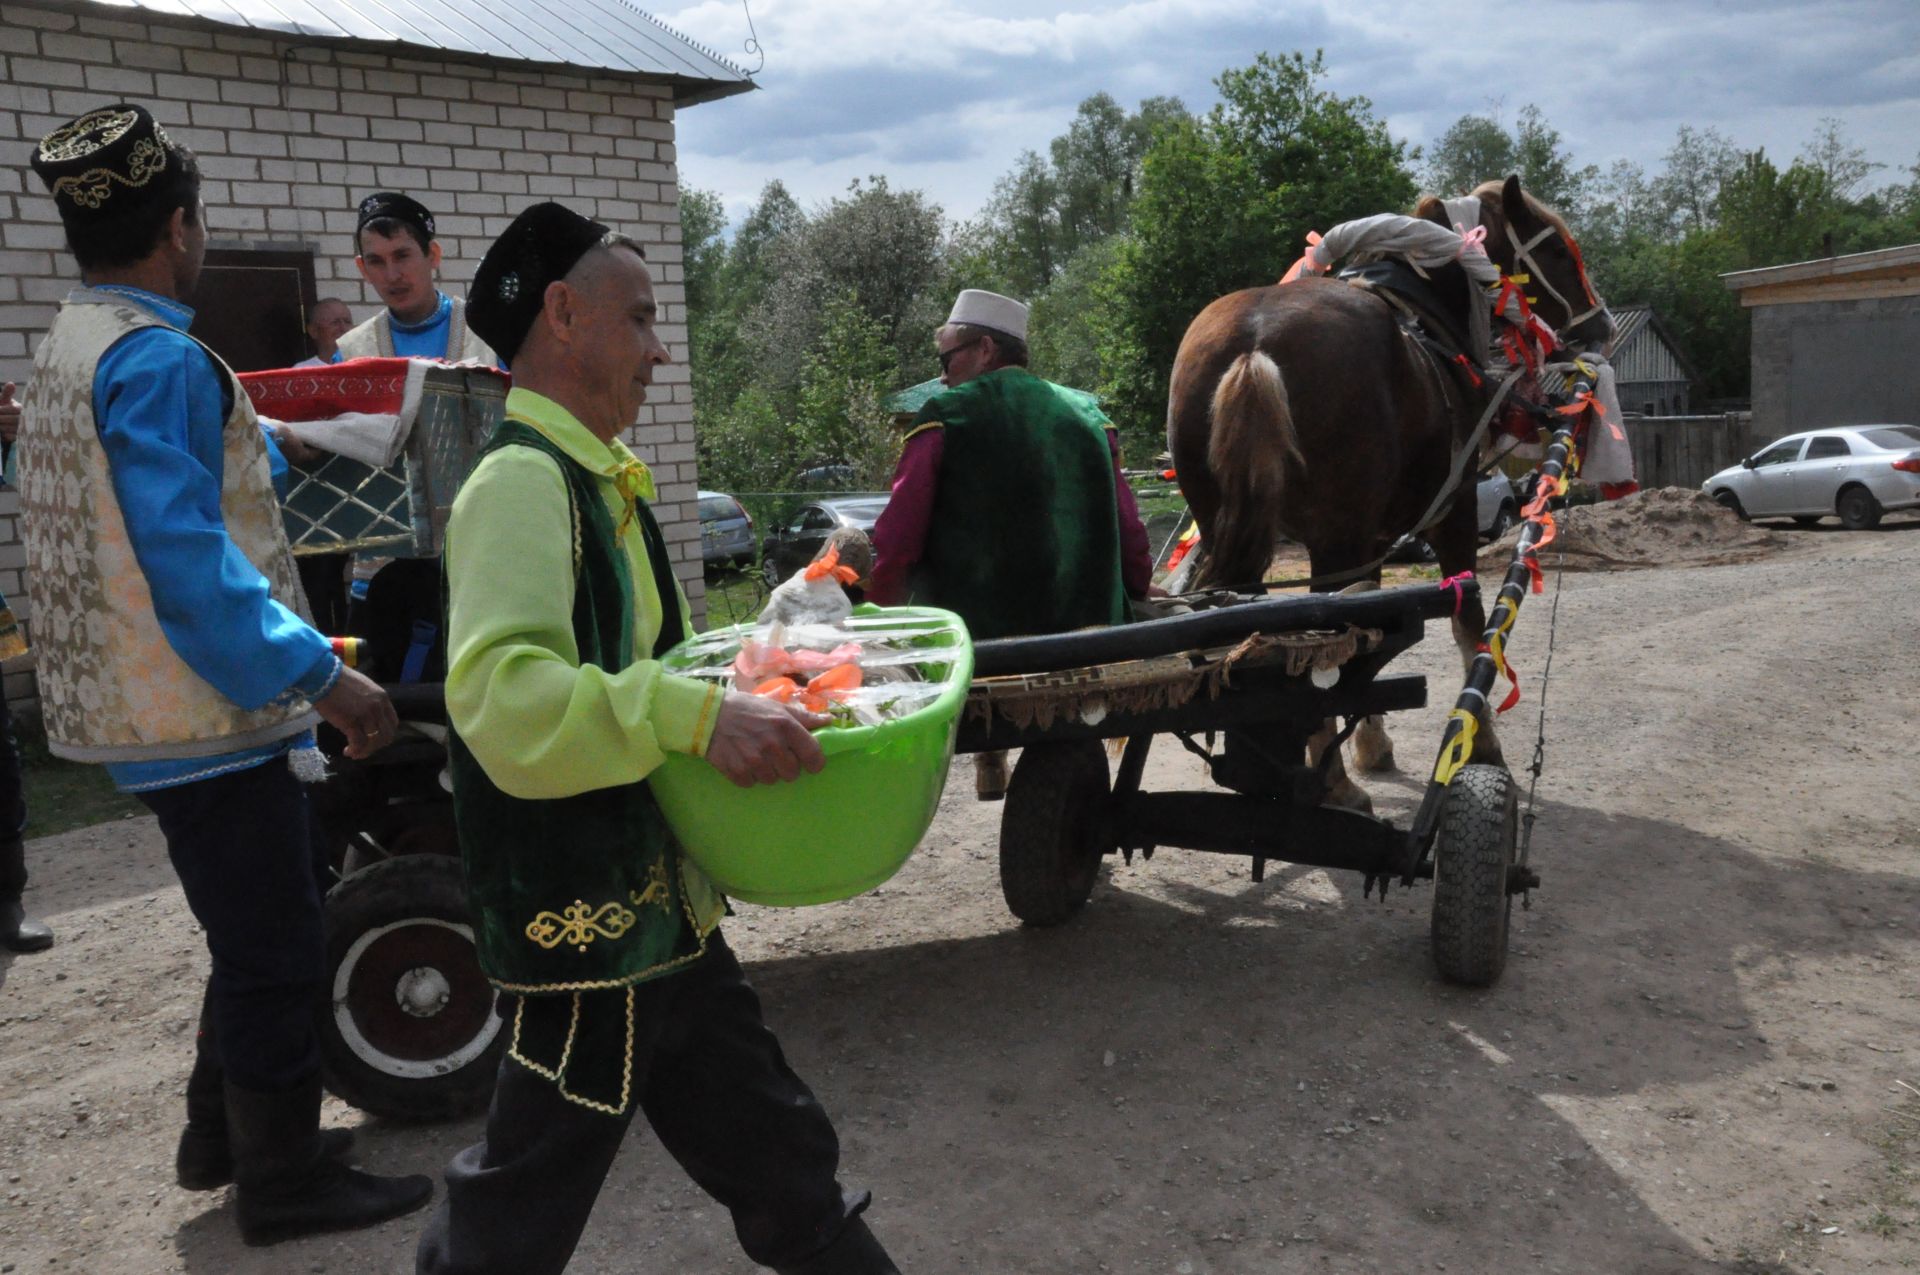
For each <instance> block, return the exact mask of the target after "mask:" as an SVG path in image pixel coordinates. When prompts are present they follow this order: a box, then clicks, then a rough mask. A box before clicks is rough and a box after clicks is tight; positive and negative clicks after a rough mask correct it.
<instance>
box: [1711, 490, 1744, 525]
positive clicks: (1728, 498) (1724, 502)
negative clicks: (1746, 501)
mask: <svg viewBox="0 0 1920 1275" xmlns="http://www.w3.org/2000/svg"><path fill="white" fill-rule="evenodd" d="M1713 498H1714V500H1716V501H1718V502H1719V504H1720V507H1721V508H1723V509H1731V510H1733V516H1734V517H1736V518H1738V519H1739V520H1740V521H1741V522H1745V521H1747V511H1746V509H1745V508H1744V507H1743V506H1742V505H1741V504H1740V497H1738V496H1736V495H1734V494H1733V493H1732V492H1730V491H1728V490H1727V489H1726V488H1725V487H1722V488H1721V489H1720V490H1719V491H1716V492H1714V493H1713Z"/></svg>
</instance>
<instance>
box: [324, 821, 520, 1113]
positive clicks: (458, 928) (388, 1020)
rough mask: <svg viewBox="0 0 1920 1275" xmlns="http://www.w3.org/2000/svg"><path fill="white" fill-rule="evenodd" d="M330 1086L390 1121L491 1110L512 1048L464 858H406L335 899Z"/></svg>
mask: <svg viewBox="0 0 1920 1275" xmlns="http://www.w3.org/2000/svg"><path fill="white" fill-rule="evenodd" d="M326 919H327V970H328V986H329V992H330V995H329V997H328V1000H327V1004H326V1005H325V1007H324V1008H323V1010H322V1012H321V1017H320V1055H321V1070H322V1074H323V1076H324V1078H325V1080H326V1083H327V1088H328V1089H330V1090H332V1091H333V1092H334V1093H335V1094H338V1095H339V1096H340V1097H341V1098H342V1099H344V1100H345V1101H347V1102H349V1103H352V1104H353V1105H354V1106H356V1107H358V1108H360V1109H361V1110H362V1111H368V1112H372V1113H373V1114H375V1115H378V1116H384V1117H386V1118H388V1119H391V1120H446V1119H453V1118H455V1117H459V1116H466V1115H472V1114H474V1113H476V1112H478V1111H481V1110H482V1109H484V1108H485V1107H486V1105H487V1100H488V1098H489V1097H490V1096H491V1095H492V1093H493V1079H494V1073H495V1072H496V1071H498V1070H499V1067H500V1054H501V1052H502V1051H503V1050H504V1049H505V1048H506V1046H507V1033H506V1032H505V1031H503V1030H502V1023H501V1020H500V1017H499V1015H498V1014H497V1013H496V1012H495V1003H494V1002H495V993H494V989H493V986H492V985H491V984H490V983H488V982H487V979H486V976H485V975H484V974H482V973H481V972H480V962H479V960H478V958H477V957H476V956H475V953H474V949H473V924H472V920H471V917H470V916H469V913H468V911H467V894H466V886H465V884H464V883H463V881H462V880H461V873H460V861H459V860H458V859H456V858H450V857H448V856H445V855H438V854H416V855H406V856H404V857H401V858H398V859H388V860H386V861H384V862H381V863H376V864H373V865H372V866H370V867H367V868H365V869H363V870H361V871H359V872H356V873H354V874H353V875H352V876H350V877H348V878H346V879H345V880H344V881H342V882H340V884H338V885H336V886H335V887H334V888H333V889H332V890H331V891H329V892H328V894H327V909H326Z"/></svg>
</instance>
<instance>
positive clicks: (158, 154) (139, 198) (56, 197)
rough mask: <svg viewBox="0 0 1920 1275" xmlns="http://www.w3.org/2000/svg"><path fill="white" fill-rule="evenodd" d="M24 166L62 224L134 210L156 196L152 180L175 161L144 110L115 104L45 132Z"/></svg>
mask: <svg viewBox="0 0 1920 1275" xmlns="http://www.w3.org/2000/svg"><path fill="white" fill-rule="evenodd" d="M27 162H28V163H29V164H31V165H32V166H33V171H34V172H36V173H38V174H39V175H40V180H41V181H43V182H45V183H46V186H47V189H48V190H49V191H51V192H52V193H53V202H54V206H55V207H56V208H58V209H59V210H60V217H61V219H62V220H63V221H67V222H70V223H73V222H77V223H86V222H90V221H95V220H99V219H103V218H107V217H117V216H124V215H125V214H126V213H128V212H129V211H131V210H132V209H134V208H137V207H138V206H139V205H140V204H142V203H143V202H145V201H146V200H147V199H148V198H150V197H151V196H152V195H153V194H154V192H155V191H156V189H157V188H156V187H155V186H154V179H155V178H157V177H159V176H160V175H161V174H162V173H164V172H166V171H167V168H168V166H169V165H172V164H176V163H179V162H180V160H179V158H178V157H177V156H176V154H175V147H174V144H173V139H172V138H170V137H168V136H167V133H166V130H165V129H163V128H161V127H160V124H159V122H158V121H156V120H155V119H154V118H153V115H152V114H151V113H150V112H149V111H148V110H147V108H146V107H144V106H136V105H135V104H133V103H132V102H116V103H114V104H113V105H111V106H102V107H100V108H98V109H97V110H92V111H88V112H87V113H86V114H85V115H82V116H80V117H78V118H77V119H71V120H68V121H67V122H66V123H65V124H62V125H61V126H60V127H59V128H56V129H54V130H53V131H52V132H51V133H48V134H47V135H46V136H45V137H43V138H41V139H40V144H39V145H38V146H35V147H34V148H33V154H32V155H31V156H29V157H28V160H27ZM165 184H166V183H164V182H162V183H160V185H162V186H164V185H165Z"/></svg>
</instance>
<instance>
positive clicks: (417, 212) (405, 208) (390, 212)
mask: <svg viewBox="0 0 1920 1275" xmlns="http://www.w3.org/2000/svg"><path fill="white" fill-rule="evenodd" d="M383 217H390V218H392V219H393V220H395V221H403V222H405V223H407V224H408V225H409V226H417V227H419V228H420V233H421V234H422V235H424V236H425V237H427V238H428V239H431V238H433V214H432V213H430V212H428V211H427V209H426V206H425V205H423V204H422V203H421V202H420V201H419V200H417V199H411V198H409V197H407V196H406V195H403V194H401V193H400V192H399V191H397V190H377V191H375V192H374V193H373V194H371V195H368V196H367V197H366V198H365V199H363V200H361V201H360V220H358V221H356V222H355V223H354V224H353V233H354V234H355V235H356V236H357V235H359V233H360V231H361V229H362V228H363V227H364V226H365V225H366V224H367V223H368V222H370V221H378V220H380V219H381V218H383Z"/></svg>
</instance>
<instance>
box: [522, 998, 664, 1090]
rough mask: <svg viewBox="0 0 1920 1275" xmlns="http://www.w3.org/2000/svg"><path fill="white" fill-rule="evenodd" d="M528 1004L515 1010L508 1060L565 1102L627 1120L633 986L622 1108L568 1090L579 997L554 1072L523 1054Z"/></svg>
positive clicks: (623, 1065) (622, 1077) (622, 1075)
mask: <svg viewBox="0 0 1920 1275" xmlns="http://www.w3.org/2000/svg"><path fill="white" fill-rule="evenodd" d="M526 1008H527V1002H526V1001H525V1000H524V999H523V1000H522V1001H521V1002H520V1003H519V1004H518V1005H516V1006H514V1010H513V1042H512V1043H511V1044H509V1045H508V1046H507V1057H509V1058H511V1059H513V1060H514V1061H515V1062H517V1063H519V1064H520V1065H521V1066H522V1067H525V1068H526V1069H527V1070H528V1071H530V1072H532V1073H533V1074H534V1075H536V1076H538V1077H540V1078H541V1079H542V1080H545V1081H548V1082H549V1083H551V1084H552V1085H553V1087H554V1088H555V1089H556V1090H558V1091H559V1094H560V1096H561V1097H562V1098H564V1099H566V1100H567V1101H568V1102H571V1103H574V1104H576V1105H578V1106H582V1107H586V1108H588V1109H589V1110H592V1111H599V1112H604V1113H605V1114H607V1115H610V1116H624V1115H626V1114H627V1108H628V1107H630V1106H632V1105H633V1032H634V1025H633V985H632V984H628V985H627V1006H626V1009H627V1056H626V1058H625V1059H624V1060H623V1061H622V1062H621V1065H620V1105H619V1106H617V1107H613V1106H609V1105H607V1104H606V1103H604V1102H595V1101H594V1100H593V1099H591V1098H585V1097H582V1096H581V1095H579V1094H577V1093H575V1092H573V1091H572V1090H571V1089H569V1088H567V1081H566V1071H567V1063H568V1062H569V1061H570V1060H571V1059H572V1058H573V1041H574V1037H575V1036H577V1035H578V1034H579V1032H580V993H578V992H575V993H574V994H573V1014H572V1017H571V1018H570V1019H569V1020H568V1022H567V1039H566V1043H565V1044H563V1045H561V1047H560V1061H559V1064H558V1065H557V1066H555V1067H553V1068H552V1069H549V1068H546V1067H542V1066H541V1065H540V1064H539V1063H537V1062H535V1061H534V1060H533V1059H531V1058H529V1057H527V1056H526V1055H525V1054H523V1053H521V1052H520V1015H521V1014H522V1013H524V1012H525V1010H526Z"/></svg>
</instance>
